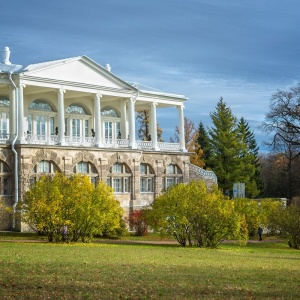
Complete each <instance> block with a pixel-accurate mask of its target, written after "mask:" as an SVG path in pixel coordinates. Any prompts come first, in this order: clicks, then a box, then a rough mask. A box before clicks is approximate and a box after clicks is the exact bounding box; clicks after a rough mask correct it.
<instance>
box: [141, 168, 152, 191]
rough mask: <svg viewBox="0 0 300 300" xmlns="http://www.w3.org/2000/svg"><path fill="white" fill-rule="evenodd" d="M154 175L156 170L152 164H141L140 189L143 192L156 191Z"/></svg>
mask: <svg viewBox="0 0 300 300" xmlns="http://www.w3.org/2000/svg"><path fill="white" fill-rule="evenodd" d="M154 176H155V175H154V171H153V169H152V168H151V166H150V165H148V164H144V163H142V164H141V165H140V178H141V179H140V191H141V192H142V193H152V192H153V191H154Z"/></svg>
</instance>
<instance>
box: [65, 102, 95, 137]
mask: <svg viewBox="0 0 300 300" xmlns="http://www.w3.org/2000/svg"><path fill="white" fill-rule="evenodd" d="M90 119H91V116H90V115H89V114H88V113H87V111H86V110H85V108H84V107H83V106H81V105H79V104H72V105H70V106H69V107H67V109H66V119H65V134H66V135H67V136H71V137H73V138H76V137H77V138H79V137H88V136H89V135H90V131H89V127H90V124H89V120H90Z"/></svg>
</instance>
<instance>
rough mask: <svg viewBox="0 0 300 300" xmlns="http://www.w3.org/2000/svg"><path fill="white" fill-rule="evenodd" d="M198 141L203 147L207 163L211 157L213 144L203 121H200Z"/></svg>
mask: <svg viewBox="0 0 300 300" xmlns="http://www.w3.org/2000/svg"><path fill="white" fill-rule="evenodd" d="M197 143H198V144H199V145H200V147H201V149H202V150H203V153H204V156H203V159H204V163H206V162H207V160H208V159H209V157H210V152H211V144H210V141H209V136H208V133H207V131H206V129H205V127H204V125H203V123H202V122H200V123H199V127H198V138H197Z"/></svg>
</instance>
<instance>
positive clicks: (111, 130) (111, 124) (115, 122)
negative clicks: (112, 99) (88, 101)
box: [101, 106, 126, 143]
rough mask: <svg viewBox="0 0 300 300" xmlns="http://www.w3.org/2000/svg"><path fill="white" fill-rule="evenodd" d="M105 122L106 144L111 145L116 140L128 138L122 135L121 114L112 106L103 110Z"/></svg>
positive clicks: (102, 114) (104, 134)
mask: <svg viewBox="0 0 300 300" xmlns="http://www.w3.org/2000/svg"><path fill="white" fill-rule="evenodd" d="M101 116H102V121H103V136H104V138H105V141H106V143H111V142H112V141H113V140H115V139H120V138H123V139H125V138H126V137H125V136H123V137H122V135H121V127H120V121H121V119H120V114H119V113H118V112H117V111H116V110H115V109H114V108H112V107H111V106H106V107H104V108H102V109H101Z"/></svg>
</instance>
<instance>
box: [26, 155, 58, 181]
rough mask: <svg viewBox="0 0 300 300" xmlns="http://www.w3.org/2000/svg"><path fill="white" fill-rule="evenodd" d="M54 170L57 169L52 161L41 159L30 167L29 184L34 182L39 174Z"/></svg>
mask: <svg viewBox="0 0 300 300" xmlns="http://www.w3.org/2000/svg"><path fill="white" fill-rule="evenodd" d="M56 171H59V169H58V167H57V166H56V165H55V164H54V163H53V162H52V161H49V160H41V161H39V162H38V163H37V164H36V165H35V166H34V167H33V169H32V175H31V177H30V184H33V183H34V182H36V180H37V179H38V178H39V177H40V176H41V175H46V174H49V175H50V174H54V173H55V172H56Z"/></svg>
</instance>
